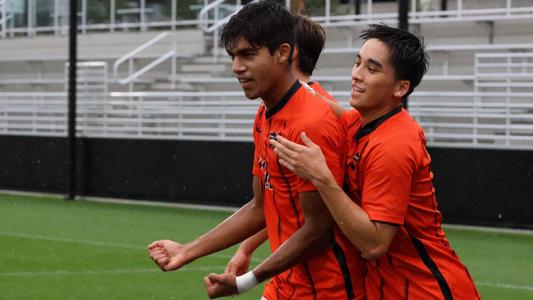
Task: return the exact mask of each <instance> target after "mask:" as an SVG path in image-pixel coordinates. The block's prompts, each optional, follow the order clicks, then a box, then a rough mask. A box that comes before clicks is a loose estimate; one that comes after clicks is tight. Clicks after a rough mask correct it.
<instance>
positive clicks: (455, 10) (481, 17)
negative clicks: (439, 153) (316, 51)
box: [0, 0, 533, 37]
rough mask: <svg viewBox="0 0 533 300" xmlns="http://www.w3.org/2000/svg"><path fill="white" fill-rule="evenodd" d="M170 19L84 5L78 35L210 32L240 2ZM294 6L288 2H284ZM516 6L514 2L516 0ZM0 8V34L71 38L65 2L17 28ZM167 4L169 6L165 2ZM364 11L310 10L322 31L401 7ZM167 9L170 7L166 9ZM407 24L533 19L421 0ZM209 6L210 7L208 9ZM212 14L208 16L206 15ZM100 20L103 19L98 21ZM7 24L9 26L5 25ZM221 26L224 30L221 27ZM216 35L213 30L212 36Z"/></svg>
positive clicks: (497, 8)
mask: <svg viewBox="0 0 533 300" xmlns="http://www.w3.org/2000/svg"><path fill="white" fill-rule="evenodd" d="M169 1H170V9H169V11H170V12H169V16H165V17H164V18H162V19H161V20H150V18H149V17H148V16H149V15H150V14H153V13H154V11H153V8H151V7H147V5H146V0H140V1H139V6H138V7H133V8H130V7H128V8H118V7H117V3H116V2H117V1H116V0H110V2H109V12H108V13H107V14H106V16H107V17H108V18H109V19H108V21H107V22H105V21H103V22H102V21H98V22H99V23H92V22H96V21H93V20H91V16H89V15H88V9H87V8H88V5H89V3H90V2H91V0H83V1H81V5H80V11H79V13H78V15H79V19H80V24H79V30H80V31H81V32H82V33H85V32H89V31H103V30H106V31H109V32H114V31H116V30H117V29H120V30H130V29H131V30H140V31H146V30H149V29H150V28H158V29H172V30H174V29H176V28H177V27H180V26H191V25H195V26H199V27H201V28H204V29H206V28H207V27H210V26H212V25H213V24H216V23H217V22H219V21H221V20H222V19H224V17H225V16H224V17H222V16H221V12H222V11H226V12H230V13H231V12H233V11H235V10H238V9H239V8H240V1H239V0H237V2H236V3H235V2H234V1H232V2H230V1H224V0H215V1H213V2H211V3H209V1H208V0H204V3H203V5H190V6H189V7H180V8H179V9H178V6H177V0H169ZM286 2H287V4H288V5H290V1H286ZM514 2H516V1H514ZM6 3H7V2H5V0H4V5H3V6H2V5H0V16H2V19H1V20H2V23H0V24H3V25H5V26H2V25H0V29H1V32H0V33H1V35H0V36H2V37H5V36H13V35H16V34H19V35H20V34H22V35H28V36H32V35H35V34H40V33H48V34H50V33H52V34H55V35H65V34H67V33H68V28H67V26H68V22H67V20H68V15H67V14H66V12H67V11H68V9H65V7H64V6H65V5H67V3H66V2H60V1H59V0H54V1H53V5H52V6H51V7H48V8H46V9H45V10H44V11H43V10H42V8H41V11H39V10H38V9H37V7H36V4H37V3H38V4H40V3H41V2H38V1H37V0H27V3H28V4H27V6H25V7H26V11H24V12H23V14H24V15H23V16H22V17H23V18H22V17H21V18H18V19H24V20H27V21H26V22H25V23H21V24H17V23H16V22H15V18H14V17H13V16H14V12H13V11H12V10H11V9H10V8H9V6H8V5H6ZM167 3H168V2H167ZM361 3H362V6H363V9H362V11H361V13H359V14H355V13H353V12H350V10H349V9H347V8H346V7H341V6H340V4H338V2H337V1H331V0H324V2H323V4H319V5H318V7H309V10H310V12H311V15H312V17H313V18H314V19H315V20H316V21H318V22H321V23H322V25H323V26H352V25H364V24H368V23H372V22H378V21H385V22H396V21H397V16H398V14H397V4H396V3H395V2H391V3H374V2H373V1H372V0H367V1H361ZM166 5H168V4H166ZM410 6H411V8H410V12H409V23H411V24H420V23H428V22H463V21H493V20H507V19H516V20H520V19H530V18H531V17H532V16H533V7H531V5H530V6H523V5H522V6H519V4H515V3H513V1H510V0H492V1H475V2H474V1H469V2H468V6H467V5H465V1H464V0H455V1H452V0H450V1H448V6H449V9H448V10H444V11H443V10H440V9H431V10H420V9H419V7H418V5H417V0H411V1H410ZM206 7H209V8H208V9H207V10H204V9H206ZM206 11H207V12H212V13H207V12H206ZM38 13H40V14H41V15H43V13H44V14H49V15H50V16H51V17H50V20H49V21H48V24H46V25H39V24H35V20H36V16H37V14H38ZM99 19H101V16H100V17H99ZM6 21H7V22H6ZM217 26H221V25H217ZM211 32H212V31H211Z"/></svg>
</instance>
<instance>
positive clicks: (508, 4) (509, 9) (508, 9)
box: [506, 0, 511, 16]
mask: <svg viewBox="0 0 533 300" xmlns="http://www.w3.org/2000/svg"><path fill="white" fill-rule="evenodd" d="M506 9H507V15H508V16H510V15H511V0H507V6H506Z"/></svg>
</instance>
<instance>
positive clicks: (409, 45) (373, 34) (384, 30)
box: [360, 24, 429, 96]
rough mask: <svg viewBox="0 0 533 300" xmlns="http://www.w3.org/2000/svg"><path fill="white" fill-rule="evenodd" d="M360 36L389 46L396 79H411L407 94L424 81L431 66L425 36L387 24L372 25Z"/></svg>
mask: <svg viewBox="0 0 533 300" xmlns="http://www.w3.org/2000/svg"><path fill="white" fill-rule="evenodd" d="M360 37H361V38H362V39H363V40H365V41H367V40H369V39H377V40H379V41H381V42H382V43H384V44H385V45H386V46H387V48H388V49H389V52H390V57H389V58H390V63H391V64H392V66H393V68H394V71H395V75H396V79H397V80H409V82H410V83H411V84H410V87H409V91H407V94H405V96H408V95H409V94H411V93H412V92H413V90H414V89H415V87H417V86H418V85H419V84H420V81H422V77H423V76H424V74H425V73H426V72H427V70H428V66H429V57H428V54H427V53H426V51H425V50H424V40H423V38H422V37H419V36H416V35H414V34H412V33H410V32H408V31H405V30H402V29H398V28H393V27H389V26H387V25H385V24H372V25H370V26H369V28H368V29H367V30H364V31H363V33H361V35H360Z"/></svg>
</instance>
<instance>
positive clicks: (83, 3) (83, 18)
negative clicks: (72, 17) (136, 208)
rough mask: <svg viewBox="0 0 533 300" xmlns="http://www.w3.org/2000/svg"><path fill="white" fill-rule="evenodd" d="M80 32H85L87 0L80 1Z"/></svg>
mask: <svg viewBox="0 0 533 300" xmlns="http://www.w3.org/2000/svg"><path fill="white" fill-rule="evenodd" d="M81 26H82V27H81V32H83V33H85V32H87V29H86V27H87V0H82V1H81Z"/></svg>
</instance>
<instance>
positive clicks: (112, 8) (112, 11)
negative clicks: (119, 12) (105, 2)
mask: <svg viewBox="0 0 533 300" xmlns="http://www.w3.org/2000/svg"><path fill="white" fill-rule="evenodd" d="M115 6H116V5H115V0H111V5H110V7H109V18H110V20H109V23H111V24H109V27H110V29H111V32H115Z"/></svg>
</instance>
